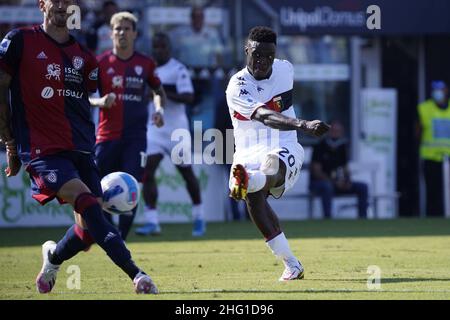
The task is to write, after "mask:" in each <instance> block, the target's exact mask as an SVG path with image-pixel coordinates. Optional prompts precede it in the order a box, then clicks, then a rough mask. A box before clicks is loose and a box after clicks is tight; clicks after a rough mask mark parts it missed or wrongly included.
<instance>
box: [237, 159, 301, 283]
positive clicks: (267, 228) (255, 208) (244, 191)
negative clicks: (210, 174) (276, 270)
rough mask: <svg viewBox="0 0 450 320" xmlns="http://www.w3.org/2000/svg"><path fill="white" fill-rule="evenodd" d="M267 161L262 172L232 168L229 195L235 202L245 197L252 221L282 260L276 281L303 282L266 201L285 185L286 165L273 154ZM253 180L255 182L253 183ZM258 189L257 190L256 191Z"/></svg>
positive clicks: (277, 222)
mask: <svg viewBox="0 0 450 320" xmlns="http://www.w3.org/2000/svg"><path fill="white" fill-rule="evenodd" d="M266 160H267V161H266V163H264V164H263V165H262V166H261V171H258V172H256V173H255V172H253V173H250V174H249V173H248V172H247V170H246V169H245V168H244V166H242V165H235V166H234V167H233V178H234V180H235V183H234V188H233V187H232V188H231V194H230V196H231V197H233V198H235V199H242V197H245V201H246V203H247V208H248V211H249V214H250V217H251V219H252V221H253V222H254V223H255V225H256V226H257V228H258V229H259V231H260V232H261V233H262V234H263V236H264V238H265V239H266V243H267V245H268V247H269V248H270V249H271V250H272V253H273V254H274V255H275V256H277V257H278V258H281V259H282V261H283V263H284V265H285V270H284V272H283V274H282V276H281V277H280V279H279V280H280V281H286V280H296V279H303V277H304V269H303V266H302V265H301V263H300V261H299V260H298V259H297V258H296V257H295V256H294V255H293V254H292V252H291V249H290V247H289V243H288V241H287V239H286V237H285V235H284V233H283V232H282V230H281V227H280V223H279V220H278V217H277V215H276V214H275V212H274V211H273V209H272V208H271V207H270V205H269V203H268V202H267V197H268V195H269V190H270V189H271V188H275V187H279V186H282V185H283V184H284V180H285V174H286V166H285V164H284V162H283V161H281V160H279V159H278V157H276V156H274V155H269V156H268V157H267V159H266ZM263 176H264V177H265V179H264V177H263ZM252 179H255V180H257V181H256V182H254V181H252ZM263 182H264V184H263ZM262 184H263V187H262V188H261V187H260V186H261V185H262ZM258 188H259V190H257V189H258ZM256 190H257V191H256Z"/></svg>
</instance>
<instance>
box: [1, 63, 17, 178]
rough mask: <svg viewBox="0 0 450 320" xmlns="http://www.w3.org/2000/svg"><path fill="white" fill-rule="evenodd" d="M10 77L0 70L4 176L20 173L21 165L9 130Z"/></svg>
mask: <svg viewBox="0 0 450 320" xmlns="http://www.w3.org/2000/svg"><path fill="white" fill-rule="evenodd" d="M10 83H11V76H10V75H9V74H7V73H6V72H5V71H3V70H1V69H0V140H1V142H2V143H4V144H5V146H6V161H7V163H8V167H7V168H6V169H5V172H6V176H8V177H11V176H15V175H16V174H17V173H19V171H20V167H21V163H20V159H19V156H18V154H17V148H16V143H15V141H14V137H13V134H12V130H11V113H10V111H9V84H10Z"/></svg>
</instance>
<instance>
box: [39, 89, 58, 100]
mask: <svg viewBox="0 0 450 320" xmlns="http://www.w3.org/2000/svg"><path fill="white" fill-rule="evenodd" d="M54 94H55V90H53V88H52V87H45V88H44V89H42V92H41V97H42V98H44V99H50V98H51V97H53V95H54Z"/></svg>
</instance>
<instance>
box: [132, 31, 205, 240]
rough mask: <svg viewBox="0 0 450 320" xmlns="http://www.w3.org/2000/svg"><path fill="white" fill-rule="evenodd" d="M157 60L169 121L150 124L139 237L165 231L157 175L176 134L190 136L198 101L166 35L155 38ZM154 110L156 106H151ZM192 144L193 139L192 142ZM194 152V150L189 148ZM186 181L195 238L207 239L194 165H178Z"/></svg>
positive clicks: (181, 157) (158, 35)
mask: <svg viewBox="0 0 450 320" xmlns="http://www.w3.org/2000/svg"><path fill="white" fill-rule="evenodd" d="M152 45H153V56H154V58H155V60H156V62H157V64H158V67H157V68H156V74H157V75H158V77H159V78H160V79H161V81H162V83H163V86H164V89H165V92H166V94H167V98H168V101H167V106H166V108H165V109H164V110H165V118H166V119H167V120H168V121H166V124H165V125H164V127H162V128H155V127H154V126H152V125H151V123H149V126H148V131H147V141H148V143H147V155H148V158H147V165H146V168H145V175H144V176H145V178H144V199H145V204H146V206H147V208H146V211H145V219H146V223H145V224H144V225H143V226H142V227H140V228H138V229H136V233H137V234H139V235H149V234H159V233H161V227H160V225H159V220H158V211H157V208H156V203H157V200H158V189H157V185H156V180H155V172H156V169H157V168H158V165H159V163H160V162H161V160H162V159H163V157H164V154H167V155H168V156H170V157H172V149H173V147H174V146H175V145H176V144H177V142H175V141H171V135H172V132H173V131H174V130H176V129H184V130H186V132H189V123H188V119H187V116H186V104H187V103H191V102H192V101H193V99H194V89H193V86H192V82H191V78H190V76H189V71H188V70H187V68H186V67H185V66H184V65H183V64H182V63H181V62H179V61H178V60H176V59H174V58H172V57H171V50H170V40H169V37H168V36H167V35H166V34H164V33H158V34H156V35H155V36H154V37H153V42H152ZM151 108H152V110H153V109H154V104H152V106H151ZM189 141H190V139H189ZM189 149H190V148H189ZM175 156H176V157H179V158H178V159H172V161H174V160H175V161H174V162H175V163H179V161H178V160H182V159H183V155H175ZM176 168H177V169H178V171H179V172H180V174H181V176H182V177H183V179H184V181H185V182H186V188H187V190H188V192H189V195H190V197H191V200H192V218H193V221H194V226H193V230H192V235H193V236H194V237H199V236H203V235H204V233H205V231H206V223H205V219H204V216H203V206H202V202H201V195H200V186H199V183H198V180H197V178H196V177H195V175H194V172H193V170H192V166H191V165H190V164H184V163H181V164H179V165H176Z"/></svg>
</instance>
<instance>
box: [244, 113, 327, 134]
mask: <svg viewBox="0 0 450 320" xmlns="http://www.w3.org/2000/svg"><path fill="white" fill-rule="evenodd" d="M252 119H254V120H256V121H259V122H262V123H264V124H265V125H266V126H268V127H270V128H273V129H278V130H281V131H288V130H301V131H303V132H305V133H307V134H310V135H312V136H315V137H320V136H322V135H324V134H325V133H326V132H327V131H328V130H329V129H330V126H329V125H328V124H326V123H325V122H322V121H320V120H313V121H307V120H302V119H296V118H291V117H287V116H285V115H283V114H282V113H279V112H275V111H273V110H270V109H268V108H266V107H264V106H262V107H259V108H258V109H256V110H255V112H254V113H253V115H252Z"/></svg>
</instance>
